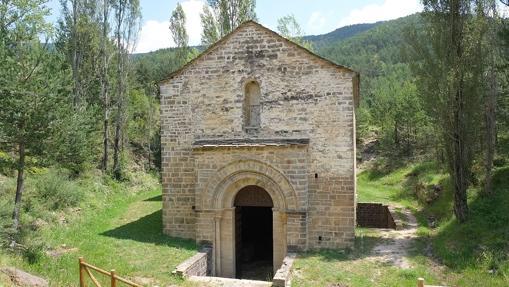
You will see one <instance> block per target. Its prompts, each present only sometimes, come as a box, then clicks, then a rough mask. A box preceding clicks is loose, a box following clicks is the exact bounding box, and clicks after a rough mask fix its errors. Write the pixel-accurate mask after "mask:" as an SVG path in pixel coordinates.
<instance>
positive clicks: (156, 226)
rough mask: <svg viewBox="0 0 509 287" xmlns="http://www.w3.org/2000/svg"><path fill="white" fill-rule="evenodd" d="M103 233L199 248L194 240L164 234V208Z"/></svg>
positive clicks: (120, 237)
mask: <svg viewBox="0 0 509 287" xmlns="http://www.w3.org/2000/svg"><path fill="white" fill-rule="evenodd" d="M101 235H103V236H108V237H113V238H117V239H124V240H134V241H138V242H143V243H151V244H156V245H163V246H168V247H176V248H183V249H187V250H196V248H197V246H196V243H195V242H194V241H193V240H189V239H182V238H176V237H170V236H168V235H166V234H163V223H162V210H158V211H155V212H153V213H151V214H149V215H146V216H143V217H141V218H139V219H138V220H136V221H132V222H129V223H127V224H124V225H122V226H119V227H116V228H113V229H110V230H108V231H105V232H103V233H101Z"/></svg>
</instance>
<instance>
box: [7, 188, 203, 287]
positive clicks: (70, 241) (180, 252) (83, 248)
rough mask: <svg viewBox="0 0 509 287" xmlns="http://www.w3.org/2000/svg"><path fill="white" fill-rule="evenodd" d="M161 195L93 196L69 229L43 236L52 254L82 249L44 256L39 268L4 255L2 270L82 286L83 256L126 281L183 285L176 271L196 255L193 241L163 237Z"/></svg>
mask: <svg viewBox="0 0 509 287" xmlns="http://www.w3.org/2000/svg"><path fill="white" fill-rule="evenodd" d="M90 184H92V183H90ZM112 184H115V183H112ZM160 194H161V190H160V188H159V187H157V186H156V187H155V188H152V189H149V190H140V191H139V192H132V191H130V190H125V192H124V193H121V192H116V193H109V194H108V193H106V194H102V195H95V196H93V197H92V196H90V197H88V199H87V200H86V201H84V202H83V203H82V204H81V206H82V211H81V212H79V213H78V214H75V215H73V216H72V218H71V219H70V223H69V224H65V225H55V226H52V227H48V228H46V229H43V230H42V231H41V232H40V233H39V235H40V236H41V239H40V240H42V241H44V242H45V245H46V246H47V247H49V248H51V249H58V248H59V247H60V246H62V244H65V245H66V246H67V247H68V248H77V250H75V251H72V252H69V253H66V254H64V255H62V256H59V257H52V256H48V255H44V256H42V258H40V260H39V261H38V262H36V263H34V264H29V263H27V262H26V261H24V260H22V259H21V258H20V257H16V256H13V255H12V254H6V253H1V251H0V266H2V265H10V266H17V267H19V268H21V269H24V270H27V271H29V272H32V273H34V274H38V275H40V276H42V277H44V278H47V279H49V281H50V283H51V286H77V282H78V281H77V279H78V272H77V262H78V261H77V260H78V257H79V256H83V257H85V259H86V261H87V262H90V263H91V264H94V265H96V266H98V267H101V268H104V269H107V270H109V269H116V270H117V272H118V274H120V275H121V276H127V277H128V278H133V277H136V276H139V277H144V278H151V279H152V280H154V281H155V282H154V283H156V282H161V283H165V284H168V283H175V284H179V283H181V282H180V281H179V280H178V279H177V278H175V277H173V276H171V271H172V270H173V269H174V268H175V266H176V265H177V264H179V263H180V262H181V261H183V260H185V259H186V258H188V257H190V256H192V255H193V254H194V252H195V251H196V246H195V244H194V243H193V242H192V241H187V240H181V239H174V238H170V237H167V236H165V235H163V234H162V222H161V196H160ZM100 277H101V276H98V278H100ZM104 283H105V284H106V283H107V282H106V281H104ZM0 285H1V284H0Z"/></svg>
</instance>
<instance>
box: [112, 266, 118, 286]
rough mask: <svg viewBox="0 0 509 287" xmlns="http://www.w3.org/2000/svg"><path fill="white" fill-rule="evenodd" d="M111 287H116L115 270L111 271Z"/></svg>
mask: <svg viewBox="0 0 509 287" xmlns="http://www.w3.org/2000/svg"><path fill="white" fill-rule="evenodd" d="M110 273H111V287H117V280H116V279H115V269H111V272H110Z"/></svg>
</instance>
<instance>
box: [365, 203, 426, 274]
mask: <svg viewBox="0 0 509 287" xmlns="http://www.w3.org/2000/svg"><path fill="white" fill-rule="evenodd" d="M401 213H402V215H403V216H400V217H403V218H398V219H397V220H396V224H397V226H398V229H396V230H392V229H382V230H381V231H380V238H382V239H383V240H382V242H380V243H378V244H377V245H376V246H375V247H374V248H373V250H372V255H371V256H370V257H368V259H369V260H372V261H376V262H384V263H389V264H392V265H394V266H397V267H400V268H402V269H409V268H412V265H411V263H410V261H409V260H408V253H409V249H410V248H411V247H412V243H413V241H414V239H415V238H416V237H417V227H418V224H417V220H416V218H415V216H414V215H413V214H412V213H411V212H410V211H409V210H407V209H402V210H401ZM393 214H394V213H393Z"/></svg>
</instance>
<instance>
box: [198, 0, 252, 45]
mask: <svg viewBox="0 0 509 287" xmlns="http://www.w3.org/2000/svg"><path fill="white" fill-rule="evenodd" d="M255 8H256V0H208V6H206V7H205V8H204V11H203V13H202V14H201V15H200V16H201V23H202V26H203V33H202V44H203V45H205V46H209V45H211V44H213V43H215V42H217V41H218V40H219V39H220V38H222V37H224V36H225V35H226V34H228V33H230V32H231V31H233V30H234V29H235V28H237V27H238V26H239V25H240V24H242V23H244V22H246V21H248V20H256V12H255Z"/></svg>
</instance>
